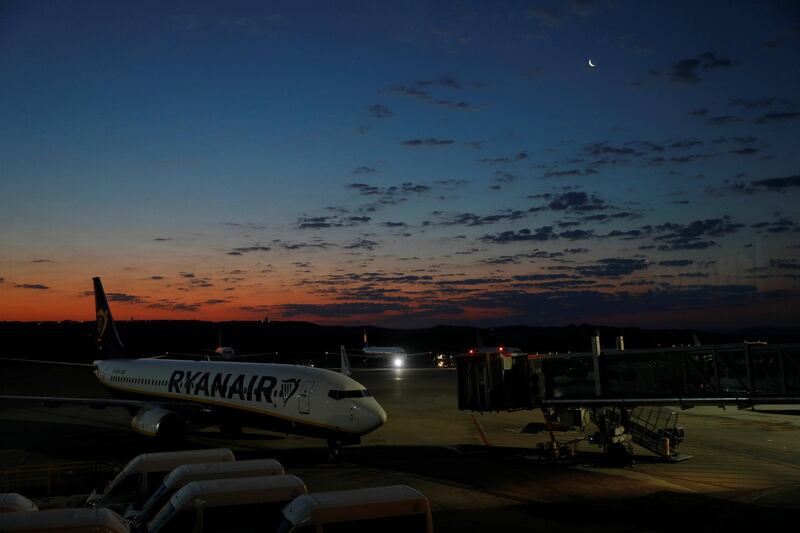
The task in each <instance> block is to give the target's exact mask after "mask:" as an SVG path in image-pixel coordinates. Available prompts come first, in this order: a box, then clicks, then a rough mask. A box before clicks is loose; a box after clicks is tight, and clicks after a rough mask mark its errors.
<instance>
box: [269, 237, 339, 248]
mask: <svg viewBox="0 0 800 533" xmlns="http://www.w3.org/2000/svg"><path fill="white" fill-rule="evenodd" d="M272 242H273V244H275V245H276V246H280V247H281V248H283V249H284V250H303V249H306V248H319V249H323V250H324V249H327V248H330V247H332V246H333V245H332V244H331V243H329V242H325V241H323V240H320V239H313V240H311V241H309V242H291V241H283V240H281V239H275V240H274V241H272Z"/></svg>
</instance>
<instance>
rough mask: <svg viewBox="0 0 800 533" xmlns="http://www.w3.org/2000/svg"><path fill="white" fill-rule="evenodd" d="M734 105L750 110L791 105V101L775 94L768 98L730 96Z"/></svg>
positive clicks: (730, 100)
mask: <svg viewBox="0 0 800 533" xmlns="http://www.w3.org/2000/svg"><path fill="white" fill-rule="evenodd" d="M728 101H729V102H730V105H731V106H733V107H741V108H743V109H746V110H748V111H750V110H753V109H767V108H770V107H774V106H776V105H783V106H789V105H791V102H790V101H789V100H786V99H781V98H776V97H774V96H771V97H766V98H756V99H749V98H730V99H729V100H728Z"/></svg>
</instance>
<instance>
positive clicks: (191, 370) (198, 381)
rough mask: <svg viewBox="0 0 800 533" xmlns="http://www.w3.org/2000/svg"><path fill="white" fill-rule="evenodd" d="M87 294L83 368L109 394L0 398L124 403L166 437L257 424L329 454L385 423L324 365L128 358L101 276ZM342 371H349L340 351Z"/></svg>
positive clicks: (371, 403) (358, 390) (143, 428)
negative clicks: (92, 313)
mask: <svg viewBox="0 0 800 533" xmlns="http://www.w3.org/2000/svg"><path fill="white" fill-rule="evenodd" d="M94 293H95V308H96V311H97V330H98V339H97V340H98V344H99V347H100V353H101V359H99V360H97V361H95V362H94V363H93V364H91V365H84V366H89V367H92V368H93V370H94V374H95V376H96V377H97V379H98V380H99V381H100V383H102V384H103V385H104V386H105V387H106V388H107V389H108V390H109V392H111V394H112V395H113V396H115V399H108V398H59V397H39V396H36V397H34V396H0V402H22V403H42V404H44V405H46V406H57V405H60V404H68V405H87V406H90V407H95V408H103V407H123V408H126V409H128V410H129V411H131V412H132V413H135V414H134V415H133V418H132V420H131V427H132V428H133V429H134V430H135V431H137V432H139V433H142V434H144V435H148V436H157V437H165V438H170V437H179V436H182V435H183V434H184V433H185V429H186V427H187V425H188V424H190V423H192V424H195V423H196V424H205V425H213V424H218V425H220V427H221V428H225V427H227V428H230V429H235V430H239V429H241V428H242V427H245V426H246V427H259V428H264V429H267V430H272V431H279V432H281V433H291V434H298V435H306V436H309V437H316V438H323V439H327V441H328V446H329V449H330V456H331V457H335V456H336V454H337V453H338V449H339V447H340V446H343V445H346V444H358V443H359V442H360V440H361V439H360V438H361V436H363V435H366V434H367V433H369V432H371V431H374V430H376V429H378V428H379V427H381V426H382V425H383V424H384V422H386V412H385V411H384V410H383V408H382V407H381V406H380V404H379V403H378V402H377V401H376V400H375V399H374V398H373V397H372V396H371V395H370V394H369V392H368V391H367V390H366V388H364V386H363V385H361V384H360V383H358V382H357V381H355V380H354V379H352V378H350V377H347V376H345V375H343V374H341V373H337V372H333V371H331V370H326V369H323V368H314V367H307V366H302V365H281V364H273V363H235V362H222V361H185V360H171V359H163V358H144V359H134V358H130V357H129V356H128V355H127V353H126V351H125V347H124V346H123V344H122V341H121V340H120V337H119V334H118V333H117V328H116V326H115V324H114V320H113V318H112V316H111V309H110V308H109V305H108V300H107V299H106V295H105V292H104V290H103V285H102V283H101V282H100V278H94ZM72 364H76V363H72ZM342 370H343V371H345V372H347V371H349V363H348V361H347V359H346V354H345V353H344V351H342Z"/></svg>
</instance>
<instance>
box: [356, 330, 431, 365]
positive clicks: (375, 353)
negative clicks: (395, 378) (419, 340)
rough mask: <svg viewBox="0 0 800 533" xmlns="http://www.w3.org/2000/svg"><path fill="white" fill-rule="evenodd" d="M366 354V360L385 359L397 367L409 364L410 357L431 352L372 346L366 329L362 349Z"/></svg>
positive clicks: (398, 347)
mask: <svg viewBox="0 0 800 533" xmlns="http://www.w3.org/2000/svg"><path fill="white" fill-rule="evenodd" d="M360 351H361V353H363V354H364V361H365V362H369V361H385V362H388V363H391V365H392V366H393V367H395V368H402V367H404V366H407V363H408V358H409V357H414V356H417V355H430V352H416V353H408V352H407V351H406V349H405V348H401V347H400V346H370V345H369V341H368V340H367V330H366V329H365V330H364V347H363V348H362V349H361V350H360Z"/></svg>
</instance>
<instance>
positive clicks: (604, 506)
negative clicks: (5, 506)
mask: <svg viewBox="0 0 800 533" xmlns="http://www.w3.org/2000/svg"><path fill="white" fill-rule="evenodd" d="M353 377H354V379H356V380H357V381H359V382H361V383H362V384H364V385H365V386H366V387H367V388H368V389H369V390H370V392H371V393H372V395H373V396H374V397H375V398H376V399H377V400H378V401H379V402H380V403H381V405H382V406H383V407H384V409H385V410H386V412H387V413H388V420H387V422H386V424H385V425H384V426H383V427H382V428H380V429H378V430H377V431H375V432H373V433H371V434H369V435H367V436H366V437H364V438H363V439H362V443H361V445H359V446H352V447H347V448H344V449H343V450H342V452H341V455H340V458H339V461H338V462H336V463H334V464H331V463H328V462H327V458H326V455H327V454H326V451H327V449H326V445H325V443H324V442H323V441H320V440H317V439H310V438H304V437H297V436H291V435H289V436H287V435H282V434H271V433H266V432H260V431H246V432H245V433H244V434H243V435H242V436H240V437H237V438H235V439H229V438H223V437H221V436H220V435H218V434H217V432H216V428H213V427H212V428H205V429H202V430H200V431H198V432H195V433H193V434H191V435H190V436H189V437H188V438H187V442H186V445H185V447H187V448H193V447H201V446H203V447H205V446H211V447H229V448H231V449H232V450H233V451H234V452H235V453H236V455H237V457H238V458H256V457H274V458H276V459H278V460H279V461H281V463H282V464H283V465H284V467H285V468H286V470H287V472H290V473H293V474H296V475H298V476H300V477H301V478H302V479H303V480H305V482H306V483H307V485H308V487H309V490H311V491H320V490H337V489H348V488H357V487H370V486H380V485H389V484H397V483H401V484H406V485H410V486H412V487H415V488H417V489H419V490H420V491H421V492H423V493H424V494H425V495H426V496H428V498H429V499H430V501H431V506H432V510H433V523H434V530H435V531H437V532H456V531H458V532H464V531H547V532H548V533H550V532H561V531H565V532H567V531H569V532H572V531H581V532H584V531H586V532H589V531H614V532H616V531H619V532H622V531H625V532H628V531H670V532H674V531H676V530H683V529H688V530H691V531H720V532H722V531H724V532H730V531H749V532H752V531H753V530H756V529H760V530H764V531H767V530H768V531H770V532H775V531H796V530H797V528H798V524H800V521H799V520H798V519H800V416H798V415H800V406H769V407H768V408H763V409H758V408H757V409H756V410H737V409H731V408H728V409H727V410H722V409H719V408H716V407H699V408H694V409H690V410H686V411H682V412H681V413H680V417H679V420H680V422H681V424H682V425H683V426H684V427H685V430H686V438H685V441H684V442H683V443H682V444H681V447H680V451H681V452H682V453H683V454H687V455H691V456H692V458H691V459H688V460H686V461H683V462H680V463H667V462H663V461H661V460H660V459H659V458H657V457H656V456H654V455H653V454H651V453H650V452H648V451H646V450H643V449H640V448H637V449H636V464H635V466H633V467H632V468H615V467H610V466H607V465H606V463H605V462H604V457H603V455H602V453H601V451H600V450H599V449H598V448H596V447H595V446H593V445H591V444H589V443H588V442H586V441H581V442H578V443H577V444H575V451H576V453H575V455H574V456H573V457H570V458H561V459H552V458H544V457H541V456H540V455H539V454H538V453H537V451H536V445H537V443H543V442H546V441H547V440H548V438H549V436H548V434H547V433H546V432H542V433H534V434H531V433H527V432H523V428H525V427H526V426H528V424H529V423H530V422H534V423H541V422H542V415H541V413H540V412H538V411H518V412H513V413H507V412H503V413H484V414H481V413H471V412H465V411H459V410H458V408H457V388H456V383H457V377H456V372H455V370H454V369H434V368H408V369H400V370H395V369H354V374H353ZM0 394H3V395H31V396H34V395H52V396H76V397H77V396H80V397H94V396H106V393H105V390H104V389H103V387H102V386H100V385H99V384H98V383H97V381H96V380H95V378H94V376H93V375H92V374H91V371H90V369H88V368H81V367H58V368H53V367H50V366H45V365H36V364H27V363H7V362H6V363H4V362H0ZM590 431H592V430H591V429H590ZM586 436H587V434H584V433H580V432H568V433H560V434H558V438H559V439H560V440H571V439H580V438H583V437H586ZM161 446H162V445H161V444H159V443H158V442H157V441H154V440H153V439H149V438H147V437H144V436H141V435H138V434H136V433H134V432H133V431H132V430H131V429H130V415H129V413H128V412H127V411H125V410H124V409H118V408H108V409H104V410H93V409H89V408H85V407H78V406H64V407H58V408H51V407H39V406H35V407H33V406H32V407H19V406H8V405H3V404H0V481H2V479H3V478H2V476H1V475H3V474H4V475H5V476H6V479H7V478H8V475H9V472H13V471H15V470H19V469H20V467H22V468H23V469H24V468H33V469H36V467H47V468H52V467H53V466H56V467H57V465H64V464H67V463H74V462H85V461H108V462H113V463H117V464H124V463H125V462H127V461H128V460H129V459H130V458H132V457H133V456H135V455H137V454H139V453H145V452H152V451H157V450H159V449H163V448H162V447H161ZM92 488H94V487H92V486H84V487H81V489H82V490H81V491H78V492H81V493H83V494H85V493H88V492H89V491H90V490H91V489H92ZM17 492H20V493H22V494H25V492H26V491H25V487H24V486H22V487H17ZM55 493H57V491H55V492H53V494H55ZM56 495H57V496H62V495H59V494H56ZM42 496H43V495H42ZM78 500H79V498H77V497H76V498H74V501H78ZM37 501H39V503H40V504H41V506H43V507H47V506H54V505H63V504H64V502H65V501H72V500H69V498H66V499H65V498H63V497H59V498H54V497H50V498H47V497H40V498H38V499H37Z"/></svg>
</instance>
